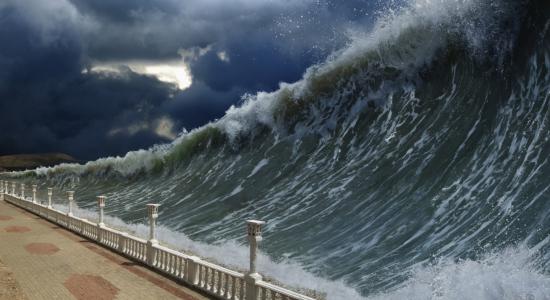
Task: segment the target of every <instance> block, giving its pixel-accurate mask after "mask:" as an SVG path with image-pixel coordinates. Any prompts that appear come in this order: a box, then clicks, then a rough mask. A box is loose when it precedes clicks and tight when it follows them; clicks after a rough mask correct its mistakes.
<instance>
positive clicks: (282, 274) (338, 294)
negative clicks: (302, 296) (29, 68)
mask: <svg viewBox="0 0 550 300" xmlns="http://www.w3.org/2000/svg"><path fill="white" fill-rule="evenodd" d="M53 207H54V209H57V210H59V211H68V207H67V206H66V205H63V204H54V205H53ZM73 215H74V216H76V217H79V218H84V219H87V220H90V221H93V222H97V218H98V213H97V211H95V210H88V209H82V208H79V207H77V206H74V207H73ZM104 222H105V224H107V226H109V227H111V228H114V229H117V230H122V231H126V232H129V233H130V234H132V235H135V236H137V237H140V238H143V239H147V238H148V235H149V227H148V225H146V224H143V223H134V224H128V223H126V222H124V221H123V220H121V219H120V218H117V217H112V216H109V215H105V217H104ZM157 239H158V240H159V241H160V242H161V243H162V244H165V245H168V246H169V247H171V248H173V249H177V250H179V251H182V252H184V253H191V254H194V255H197V256H199V257H201V258H204V259H206V260H210V261H213V262H216V263H219V264H222V265H224V266H228V267H230V268H234V269H237V270H240V271H243V272H245V271H246V270H247V269H248V266H249V259H248V255H249V250H248V246H247V245H243V244H241V243H239V242H237V241H235V240H222V241H219V242H217V243H215V244H207V243H203V242H197V241H193V240H191V239H190V238H189V237H187V235H185V234H184V233H181V232H176V231H173V230H171V229H169V228H167V227H166V226H162V225H160V226H158V227H157ZM257 260H258V261H257V266H258V270H259V271H260V273H261V274H262V275H264V276H267V277H268V278H274V279H276V280H277V281H279V282H281V283H283V284H284V285H286V286H288V287H294V288H299V289H310V290H316V291H319V292H322V293H325V294H326V295H327V298H328V299H361V298H362V297H361V296H360V294H359V293H358V292H357V291H356V290H355V289H353V288H351V287H349V286H348V285H346V284H345V283H343V282H341V281H331V280H327V279H325V278H322V277H319V276H317V275H315V274H312V273H311V272H308V271H306V270H305V269H304V268H303V267H302V266H301V265H300V264H299V263H296V262H293V261H292V260H284V261H281V262H275V261H274V260H273V259H271V258H270V257H269V256H268V255H266V254H265V253H264V252H262V251H261V249H260V251H259V252H258V257H257Z"/></svg>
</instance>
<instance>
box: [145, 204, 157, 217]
mask: <svg viewBox="0 0 550 300" xmlns="http://www.w3.org/2000/svg"><path fill="white" fill-rule="evenodd" d="M159 206H160V204H157V203H148V204H147V211H148V212H149V217H153V218H156V217H158V211H159Z"/></svg>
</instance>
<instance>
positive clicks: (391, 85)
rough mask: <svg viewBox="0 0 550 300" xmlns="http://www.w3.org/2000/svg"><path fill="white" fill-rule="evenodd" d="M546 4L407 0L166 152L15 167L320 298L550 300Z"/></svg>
mask: <svg viewBox="0 0 550 300" xmlns="http://www.w3.org/2000/svg"><path fill="white" fill-rule="evenodd" d="M549 15H550V3H549V2H548V1H543V0H540V1H536V0H533V1H510V0H507V1H504V0H503V1H484V0H457V1H443V0H434V1H428V0H417V1H409V2H408V3H406V4H405V5H404V6H403V7H402V8H401V9H399V10H392V11H388V12H386V13H385V14H381V15H380V17H379V19H378V21H377V22H376V23H375V25H374V27H373V29H372V30H371V31H370V32H368V33H365V34H357V36H355V37H354V39H353V42H352V43H350V45H349V46H348V47H346V48H345V49H342V50H341V51H339V52H337V53H334V55H332V56H331V57H330V58H328V59H327V60H326V61H325V62H323V63H320V64H318V65H315V66H312V67H310V68H309V69H308V71H307V72H306V73H305V74H304V76H303V79H302V80H300V81H298V82H296V83H292V84H281V86H280V89H278V90H277V91H274V92H270V93H267V92H261V93H258V94H255V95H249V96H247V97H246V101H245V103H243V105H242V106H241V107H234V108H231V109H230V110H229V111H228V112H227V113H226V115H225V116H224V117H223V118H222V119H220V120H218V121H216V122H213V123H211V124H208V125H206V126H204V127H201V128H198V129H196V130H193V131H191V132H188V133H185V134H182V135H181V136H180V137H179V138H178V139H177V140H176V141H175V142H173V143H172V144H170V145H161V146H156V147H153V148H152V149H149V150H140V151H135V152H130V153H128V154H127V155H126V156H125V157H110V158H105V159H100V160H98V161H95V162H90V163H88V164H86V165H61V166H57V167H54V168H47V169H38V170H35V171H28V172H23V173H16V174H11V175H10V176H12V177H18V178H19V179H21V180H25V181H26V182H28V183H32V182H38V183H40V188H41V189H42V194H40V196H41V197H44V195H43V191H44V189H45V187H46V186H49V185H53V186H54V187H55V189H56V197H55V201H56V204H57V205H58V207H61V208H63V205H64V204H65V203H66V202H65V200H64V198H65V197H64V196H63V195H62V194H61V193H60V191H63V190H67V189H74V190H76V195H77V198H76V202H77V205H78V207H79V210H78V211H77V215H78V214H81V215H85V216H88V217H90V218H93V217H94V216H95V214H96V202H95V197H96V196H97V195H100V194H105V195H106V196H107V199H108V200H107V208H106V214H107V215H108V216H110V218H108V219H107V223H108V224H113V226H118V227H127V228H130V229H133V230H135V231H137V232H138V234H141V235H145V234H146V226H145V225H144V224H145V222H146V219H145V215H146V213H145V204H146V203H150V202H158V203H160V204H161V207H160V217H159V223H160V225H161V228H160V233H159V234H160V238H161V240H163V241H165V242H167V243H171V244H173V245H176V246H178V247H182V248H185V249H188V250H191V251H194V252H197V253H198V254H200V255H203V256H206V257H209V258H211V259H214V260H216V261H218V262H221V263H224V264H227V265H230V266H233V267H238V268H241V269H246V266H247V251H246V247H247V244H246V240H245V226H244V220H246V219H251V218H254V219H261V220H265V221H267V224H266V226H265V229H264V242H263V243H262V245H261V251H262V255H261V256H260V263H259V270H260V271H261V272H262V273H263V274H266V275H269V276H273V277H275V278H277V279H279V280H280V281H282V282H283V283H285V284H289V285H291V286H292V285H298V286H301V287H306V288H313V289H319V290H321V291H323V292H325V293H327V296H328V298H329V299H358V298H373V299H550V163H549V159H550V131H549V130H550V73H549V67H550V55H549V54H550V32H549V30H550V29H549V27H550V21H549Z"/></svg>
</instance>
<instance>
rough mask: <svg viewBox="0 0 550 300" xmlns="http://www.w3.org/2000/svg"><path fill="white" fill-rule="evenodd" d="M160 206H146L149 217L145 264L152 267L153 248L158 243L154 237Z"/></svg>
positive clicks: (152, 204) (153, 259)
mask: <svg viewBox="0 0 550 300" xmlns="http://www.w3.org/2000/svg"><path fill="white" fill-rule="evenodd" d="M159 206H160V204H154V203H150V204H147V213H148V215H149V240H148V241H147V264H148V265H150V266H152V265H153V264H154V263H155V248H154V247H153V246H155V245H158V241H157V239H156V236H155V228H156V226H157V218H158V216H159V215H158V209H159Z"/></svg>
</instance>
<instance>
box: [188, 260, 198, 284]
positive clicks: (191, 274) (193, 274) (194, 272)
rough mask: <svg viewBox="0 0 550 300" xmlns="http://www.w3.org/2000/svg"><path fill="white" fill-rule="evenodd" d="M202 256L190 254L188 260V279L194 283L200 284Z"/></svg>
mask: <svg viewBox="0 0 550 300" xmlns="http://www.w3.org/2000/svg"><path fill="white" fill-rule="evenodd" d="M200 261H201V259H200V258H198V257H196V256H190V257H189V260H188V261H187V280H188V281H189V282H190V283H191V284H193V285H196V284H199V262H200Z"/></svg>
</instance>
